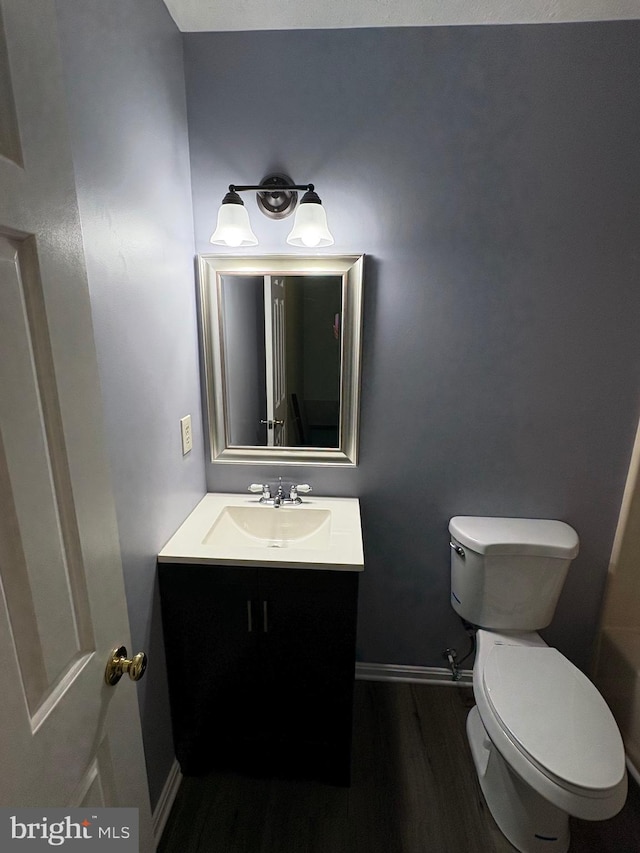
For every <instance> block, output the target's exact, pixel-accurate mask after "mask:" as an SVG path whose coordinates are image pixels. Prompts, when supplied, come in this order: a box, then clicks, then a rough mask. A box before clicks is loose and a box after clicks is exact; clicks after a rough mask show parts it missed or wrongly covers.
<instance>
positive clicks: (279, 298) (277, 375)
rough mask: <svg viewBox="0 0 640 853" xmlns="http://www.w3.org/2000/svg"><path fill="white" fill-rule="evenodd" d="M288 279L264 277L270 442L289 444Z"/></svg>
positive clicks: (268, 430) (277, 444) (271, 444)
mask: <svg viewBox="0 0 640 853" xmlns="http://www.w3.org/2000/svg"><path fill="white" fill-rule="evenodd" d="M284 297H285V288H284V279H283V278H279V277H277V276H271V275H266V276H265V277H264V319H265V350H266V362H267V445H268V446H269V447H284V446H286V444H287V371H286V326H285V298H284Z"/></svg>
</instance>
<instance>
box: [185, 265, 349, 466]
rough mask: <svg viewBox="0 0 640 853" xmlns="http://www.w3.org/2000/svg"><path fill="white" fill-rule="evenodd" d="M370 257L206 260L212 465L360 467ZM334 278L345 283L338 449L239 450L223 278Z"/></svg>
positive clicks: (203, 292)
mask: <svg viewBox="0 0 640 853" xmlns="http://www.w3.org/2000/svg"><path fill="white" fill-rule="evenodd" d="M363 267H364V255H333V256H332V255H317V256H298V255H262V256H259V255H252V256H244V257H242V256H238V255H214V254H211V255H200V256H199V257H198V273H199V281H200V309H201V324H202V352H203V364H204V376H205V385H206V406H207V419H208V423H209V443H210V447H211V461H212V462H233V463H236V464H237V463H246V464H254V465H255V464H277V465H283V464H285V465H287V464H288V465H322V466H325V465H347V466H355V465H356V464H357V457H358V429H359V417H360V373H361V367H362V353H361V350H362V290H363ZM225 275H240V276H246V275H292V276H293V275H326V276H329V275H333V276H338V275H339V276H340V277H341V278H342V339H341V353H340V365H341V368H340V423H339V433H338V436H339V437H338V447H337V448H323V447H257V446H255V447H254V446H237V445H236V446H234V445H230V444H229V441H228V436H229V428H228V417H227V405H226V398H227V395H226V388H225V382H224V375H225V373H224V351H223V344H222V342H223V335H222V310H221V308H222V300H221V295H222V277H223V276H225Z"/></svg>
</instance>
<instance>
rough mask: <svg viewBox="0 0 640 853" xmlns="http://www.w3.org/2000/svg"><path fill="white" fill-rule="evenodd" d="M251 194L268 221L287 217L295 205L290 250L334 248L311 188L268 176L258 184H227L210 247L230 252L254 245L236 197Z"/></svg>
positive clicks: (240, 202)
mask: <svg viewBox="0 0 640 853" xmlns="http://www.w3.org/2000/svg"><path fill="white" fill-rule="evenodd" d="M250 190H254V191H255V192H256V200H257V202H258V207H259V208H260V210H261V211H262V212H263V213H264V215H265V216H268V217H269V218H270V219H284V218H285V217H287V216H290V215H291V214H292V213H293V211H294V209H295V208H296V205H297V210H296V215H295V219H294V220H293V228H292V229H291V232H290V234H289V236H288V237H287V243H289V244H290V245H291V246H302V247H304V248H307V249H316V248H322V247H323V246H331V245H333V237H332V236H331V232H330V231H329V228H328V226H327V214H326V213H325V212H324V208H323V206H322V202H321V201H320V198H319V197H318V194H317V193H316V192H315V189H314V186H313V184H294V183H293V181H292V180H291V179H290V178H288V177H287V176H286V175H268V176H267V177H266V178H264V180H263V181H262V182H261V183H259V184H248V185H246V186H237V185H236V184H229V192H228V193H227V194H226V195H225V197H224V198H223V199H222V204H221V205H220V210H219V211H218V222H217V225H216V230H215V231H214V232H213V234H212V235H211V242H212V243H216V244H218V245H221V246H231V247H233V248H238V247H243V246H256V245H257V243H258V238H257V237H256V235H255V234H254V233H253V231H252V230H251V223H250V222H249V214H248V213H247V210H246V208H245V206H244V202H243V201H242V199H241V198H240V196H239V195H238V193H242V192H248V191H250ZM302 190H304V195H303V196H302V198H301V199H300V203H299V204H298V191H302Z"/></svg>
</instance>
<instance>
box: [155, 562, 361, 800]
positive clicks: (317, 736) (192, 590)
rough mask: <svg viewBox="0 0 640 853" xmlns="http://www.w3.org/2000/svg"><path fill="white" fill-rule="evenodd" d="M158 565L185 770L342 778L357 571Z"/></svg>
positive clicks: (345, 777) (347, 759) (346, 768)
mask: <svg viewBox="0 0 640 853" xmlns="http://www.w3.org/2000/svg"><path fill="white" fill-rule="evenodd" d="M158 567H159V578H160V595H161V601H162V619H163V626H164V636H165V645H166V656H167V667H168V676H169V691H170V699H171V715H172V724H173V735H174V742H175V749H176V755H177V758H178V761H179V763H180V766H181V769H182V772H183V773H185V774H187V775H193V774H199V773H204V772H207V771H208V770H210V769H212V768H214V767H215V768H229V769H235V770H239V771H244V772H249V773H257V774H267V775H283V776H289V777H294V778H295V777H309V778H316V779H321V780H322V781H327V782H332V783H334V784H340V785H348V784H349V781H350V766H351V726H352V703H353V681H354V668H355V641H356V611H357V597H358V573H357V572H352V571H331V570H318V569H296V568H266V567H265V568H255V567H243V566H220V565H204V564H199V565H189V564H177V563H159V564H158Z"/></svg>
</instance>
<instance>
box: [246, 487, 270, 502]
mask: <svg viewBox="0 0 640 853" xmlns="http://www.w3.org/2000/svg"><path fill="white" fill-rule="evenodd" d="M247 491H248V492H253V493H254V494H258V492H262V498H263V499H264V500H269V498H270V497H271V492H270V491H269V484H268V483H264V484H263V483H251V485H250V486H249V488H248V489H247Z"/></svg>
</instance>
